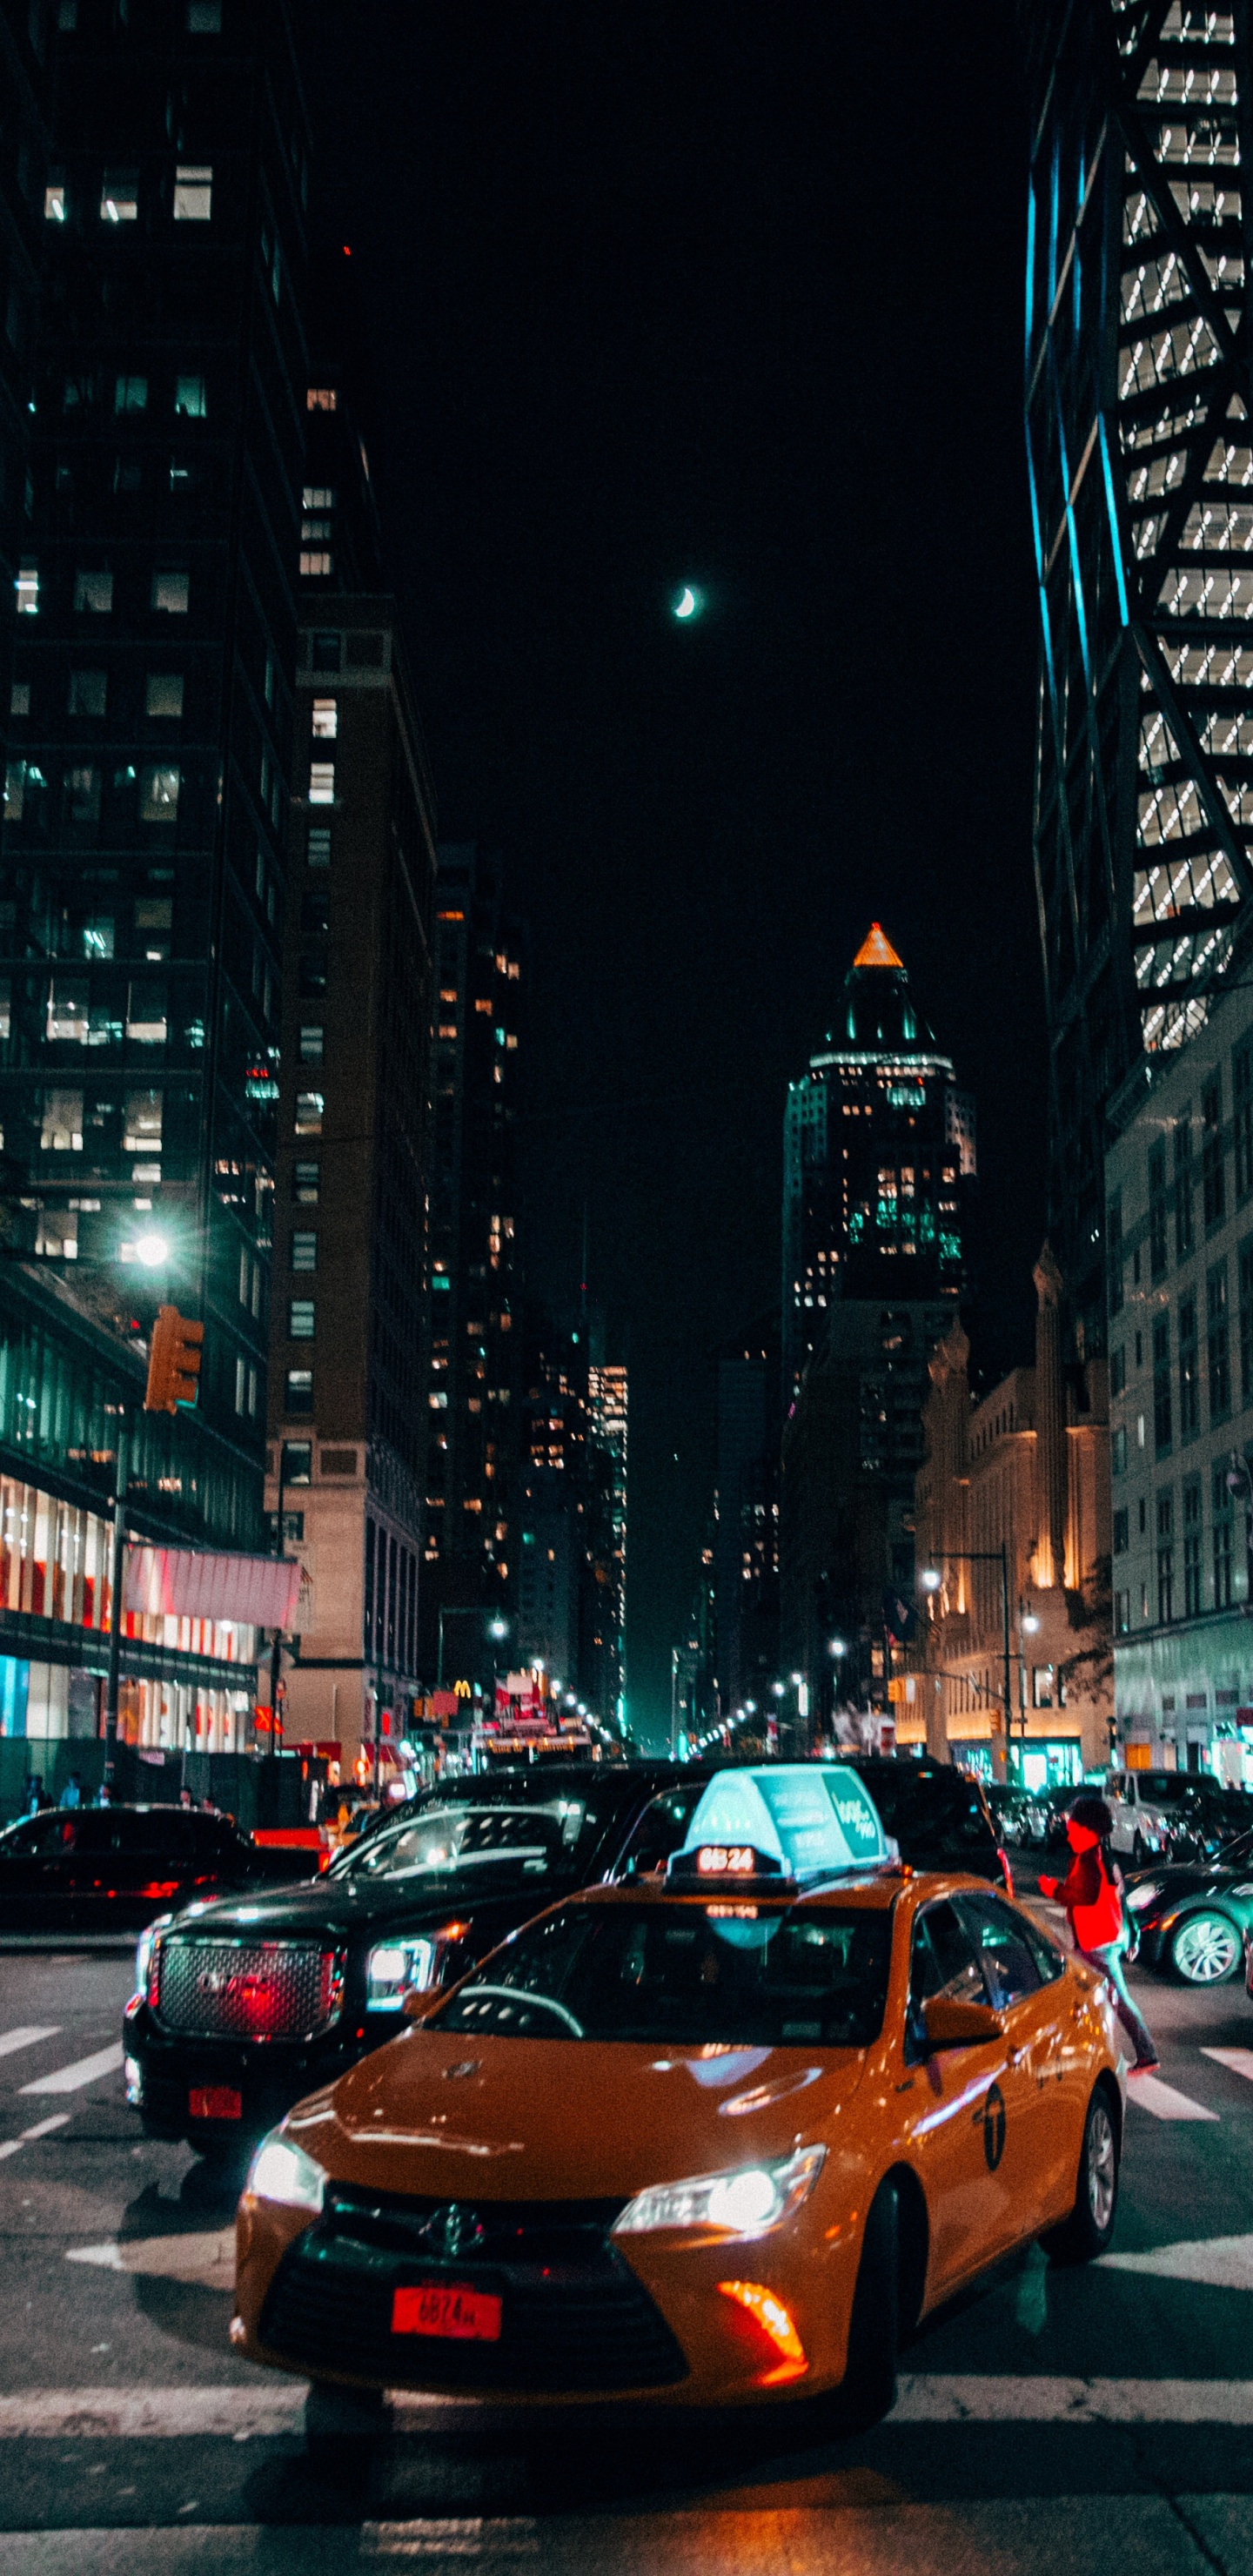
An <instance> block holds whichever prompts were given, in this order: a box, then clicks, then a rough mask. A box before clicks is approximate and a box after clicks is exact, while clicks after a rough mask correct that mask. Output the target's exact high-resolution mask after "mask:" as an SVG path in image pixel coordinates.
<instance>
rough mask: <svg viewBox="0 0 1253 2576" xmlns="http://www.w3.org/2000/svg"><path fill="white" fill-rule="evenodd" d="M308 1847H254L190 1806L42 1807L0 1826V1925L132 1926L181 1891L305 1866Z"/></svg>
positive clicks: (223, 1819) (253, 1880) (178, 1900)
mask: <svg viewBox="0 0 1253 2576" xmlns="http://www.w3.org/2000/svg"><path fill="white" fill-rule="evenodd" d="M315 1867H316V1855H315V1854H313V1853H311V1852H301V1851H282V1852H279V1851H262V1850H260V1849H258V1846H257V1845H256V1843H250V1842H249V1841H248V1840H247V1839H246V1837H245V1836H244V1835H243V1834H241V1833H240V1831H239V1829H238V1826H236V1825H235V1824H233V1823H232V1821H231V1818H230V1817H229V1816H220V1815H217V1814H215V1813H213V1812H212V1811H207V1810H205V1809H203V1808H198V1807H164V1806H154V1807H46V1808H44V1809H43V1811H42V1812H41V1813H40V1814H39V1815H37V1816H26V1817H24V1818H23V1820H22V1822H21V1823H20V1824H17V1825H9V1826H8V1827H7V1828H6V1830H5V1831H4V1832H3V1833H0V1929H2V1930H4V1931H6V1932H13V1931H19V1932H40V1931H46V1932H138V1931H139V1930H140V1929H141V1928H142V1926H143V1925H144V1924H145V1923H151V1922H152V1920H153V1918H154V1916H155V1915H158V1914H167V1913H168V1912H169V1909H170V1907H171V1906H172V1905H184V1904H186V1902H187V1901H188V1899H189V1898H191V1897H198V1896H201V1897H212V1896H220V1895H221V1894H223V1892H224V1891H225V1890H226V1889H228V1888H250V1887H258V1886H260V1887H265V1886H272V1885H273V1883H274V1881H275V1880H276V1879H283V1880H291V1879H299V1878H301V1877H303V1876H305V1875H306V1874H307V1873H308V1872H309V1871H310V1870H311V1869H313V1868H315Z"/></svg>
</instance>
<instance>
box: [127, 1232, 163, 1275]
mask: <svg viewBox="0 0 1253 2576" xmlns="http://www.w3.org/2000/svg"><path fill="white" fill-rule="evenodd" d="M169 1254H170V1247H169V1245H168V1243H167V1242H166V1239H165V1236H164V1235H163V1234H141V1235H140V1237H139V1239H138V1241H137V1243H136V1245H135V1258H136V1260H137V1261H142V1263H143V1265H144V1268H145V1270H159V1269H160V1267H161V1264H162V1262H163V1261H168V1259H169Z"/></svg>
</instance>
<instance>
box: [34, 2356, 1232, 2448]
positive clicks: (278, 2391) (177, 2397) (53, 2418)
mask: <svg viewBox="0 0 1253 2576" xmlns="http://www.w3.org/2000/svg"><path fill="white" fill-rule="evenodd" d="M487 2402H488V2406H489V2408H490V2404H491V2401H490V2399H489V2400H488V2401H487ZM391 2403H392V2420H393V2425H394V2427H395V2429H396V2430H397V2431H399V2432H404V2431H405V2430H406V2427H407V2423H408V2422H409V2421H412V2422H413V2423H414V2424H417V2423H419V2422H420V2421H421V2419H422V2418H423V2417H424V2416H429V2415H434V2414H440V2415H449V2414H452V2415H456V2416H460V2417H462V2418H464V2419H467V2420H468V2419H469V2418H471V2417H472V2416H477V2415H479V2414H480V2412H481V2411H482V2410H481V2406H480V2404H479V2403H478V2402H477V2401H475V2400H473V2399H465V2398H455V2397H454V2398H447V2397H435V2396H430V2397H428V2396H425V2395H423V2394H421V2393H420V2392H418V2391H409V2390H404V2391H398V2392H393V2395H392V2401H391ZM304 2404H305V2383H304V2381H303V2380H299V2379H296V2380H293V2379H287V2378H279V2377H277V2376H276V2377H275V2378H274V2379H273V2380H272V2381H269V2382H266V2381H260V2382H258V2381H257V2380H255V2379H252V2378H251V2377H250V2378H249V2379H246V2380H244V2379H241V2380H230V2381H227V2382H225V2383H223V2384H219V2385H218V2386H217V2387H210V2388H160V2387H157V2386H155V2385H153V2386H151V2387H148V2386H144V2387H137V2388H32V2389H26V2390H24V2391H22V2392H20V2393H18V2394H16V2395H11V2396H0V2441H48V2442H60V2441H66V2440H85V2441H138V2442H149V2441H191V2440H204V2439H206V2438H208V2437H215V2438H217V2439H219V2440H226V2441H235V2442H243V2441H253V2440H277V2439H280V2438H282V2437H285V2436H290V2435H294V2434H301V2433H303V2430H304ZM887 2420H888V2426H889V2428H890V2429H892V2430H895V2429H896V2428H897V2427H899V2428H900V2429H901V2430H902V2431H905V2430H907V2429H908V2428H909V2427H910V2426H911V2425H914V2424H1071V2425H1076V2426H1084V2425H1090V2426H1100V2425H1106V2424H1230V2425H1241V2426H1250V2427H1253V2379H1060V2378H1048V2377H1045V2376H1043V2375H1041V2376H1039V2377H1035V2376H1027V2377H1023V2378H1009V2377H1005V2378H996V2377H993V2376H992V2375H990V2374H988V2375H984V2374H979V2375H973V2374H972V2375H971V2376H969V2377H966V2376H958V2375H954V2376H952V2377H949V2376H938V2375H931V2374H928V2373H926V2372H910V2373H905V2372H903V2373H902V2375H901V2381H900V2395H899V2397H898V2399H897V2403H896V2406H895V2408H894V2409H893V2412H892V2414H891V2415H890V2416H889V2418H888V2419H887Z"/></svg>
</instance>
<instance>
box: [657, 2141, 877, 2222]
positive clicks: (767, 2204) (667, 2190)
mask: <svg viewBox="0 0 1253 2576" xmlns="http://www.w3.org/2000/svg"><path fill="white" fill-rule="evenodd" d="M826 2153H827V2151H826V2148H825V2147H798V2148H797V2150H796V2153H795V2154H794V2155H791V2156H780V2157H776V2158H775V2159H774V2160H773V2161H772V2162H771V2163H769V2164H764V2163H763V2164H759V2165H739V2166H737V2168H736V2170H735V2172H734V2173H719V2174H694V2175H693V2176H692V2178H691V2180H690V2181H688V2182H662V2183H653V2184H651V2185H650V2186H649V2188H648V2190H647V2191H640V2192H637V2193H636V2195H635V2198H634V2200H631V2201H628V2202H627V2205H626V2208H625V2209H624V2210H623V2212H622V2216H621V2218H619V2219H616V2220H615V2222H614V2226H613V2231H612V2232H613V2234H614V2235H615V2236H644V2235H647V2234H649V2233H650V2232H651V2231H652V2230H653V2229H654V2228H657V2227H720V2228H722V2229H724V2230H725V2232H726V2234H727V2235H728V2236H765V2235H766V2234H767V2233H768V2231H769V2230H770V2229H771V2228H772V2227H779V2226H781V2225H782V2222H783V2220H784V2219H785V2218H791V2217H792V2215H793V2213H794V2212H795V2211H796V2210H798V2209H799V2208H800V2206H801V2203H802V2201H805V2200H808V2198H809V2195H810V2193H811V2191H812V2190H813V2187H814V2184H815V2183H816V2182H817V2179H818V2176H819V2174H820V2173H821V2171H822V2168H823V2164H824V2163H825V2161H826Z"/></svg>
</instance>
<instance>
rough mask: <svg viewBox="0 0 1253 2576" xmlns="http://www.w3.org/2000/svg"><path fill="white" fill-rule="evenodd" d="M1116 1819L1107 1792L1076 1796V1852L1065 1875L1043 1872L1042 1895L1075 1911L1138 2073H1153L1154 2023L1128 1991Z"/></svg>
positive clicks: (1085, 1952)
mask: <svg viewBox="0 0 1253 2576" xmlns="http://www.w3.org/2000/svg"><path fill="white" fill-rule="evenodd" d="M1113 1829H1114V1820H1113V1817H1112V1816H1111V1814H1110V1812H1109V1809H1108V1807H1107V1806H1106V1804H1105V1800H1104V1799H1103V1798H1098V1797H1097V1795H1096V1793H1095V1791H1094V1790H1087V1791H1085V1792H1083V1793H1081V1794H1080V1796H1079V1797H1077V1798H1075V1799H1072V1801H1071V1807H1070V1813H1069V1815H1068V1817H1067V1819H1066V1840H1067V1842H1068V1843H1069V1845H1070V1848H1071V1851H1072V1853H1073V1855H1074V1857H1073V1859H1072V1861H1071V1864H1070V1867H1069V1869H1068V1870H1067V1872H1066V1875H1065V1877H1064V1878H1062V1879H1056V1878H1042V1879H1041V1880H1040V1894H1041V1896H1052V1897H1054V1898H1055V1899H1056V1901H1057V1903H1058V1904H1059V1905H1064V1906H1065V1908H1066V1912H1067V1914H1068V1915H1069V1917H1070V1930H1071V1936H1072V1938H1073V1940H1074V1945H1075V1948H1076V1950H1077V1951H1078V1952H1079V1955H1080V1957H1081V1958H1083V1959H1086V1960H1087V1961H1088V1964H1089V1966H1090V1967H1093V1968H1097V1969H1099V1971H1100V1974H1101V1975H1102V1976H1103V1977H1104V1978H1105V1980H1106V1982H1107V1984H1108V1986H1109V1990H1110V1993H1111V1995H1112V1996H1113V1999H1114V2010H1115V2012H1116V2013H1117V2015H1118V2018H1119V2021H1120V2022H1121V2023H1122V2026H1123V2029H1124V2030H1125V2032H1126V2034H1127V2037H1128V2039H1129V2040H1130V2041H1131V2045H1132V2047H1133V2049H1134V2051H1135V2058H1134V2062H1133V2064H1132V2065H1131V2067H1130V2068H1129V2069H1128V2072H1129V2073H1130V2074H1132V2075H1148V2074H1151V2073H1152V2071H1153V2069H1154V2067H1156V2066H1157V2065H1159V2064H1160V2060H1159V2058H1158V2054H1157V2050H1156V2049H1155V2047H1154V2045H1153V2041H1152V2037H1151V2035H1150V2033H1149V2029H1148V2025H1147V2023H1146V2022H1145V2021H1144V2019H1143V2016H1142V2015H1141V2014H1140V2013H1139V2012H1138V2011H1137V2010H1136V2007H1135V2005H1134V2004H1133V2002H1132V2000H1131V1996H1130V1994H1129V1993H1128V1991H1127V1979H1126V1975H1125V1972H1124V1969H1123V1959H1124V1957H1125V1955H1126V1951H1127V1926H1126V1921H1125V1918H1124V1915H1123V1907H1122V1885H1121V1881H1120V1879H1119V1877H1118V1871H1117V1864H1116V1863H1115V1862H1114V1861H1112V1860H1111V1858H1110V1853H1109V1839H1110V1835H1111V1834H1112V1832H1113Z"/></svg>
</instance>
